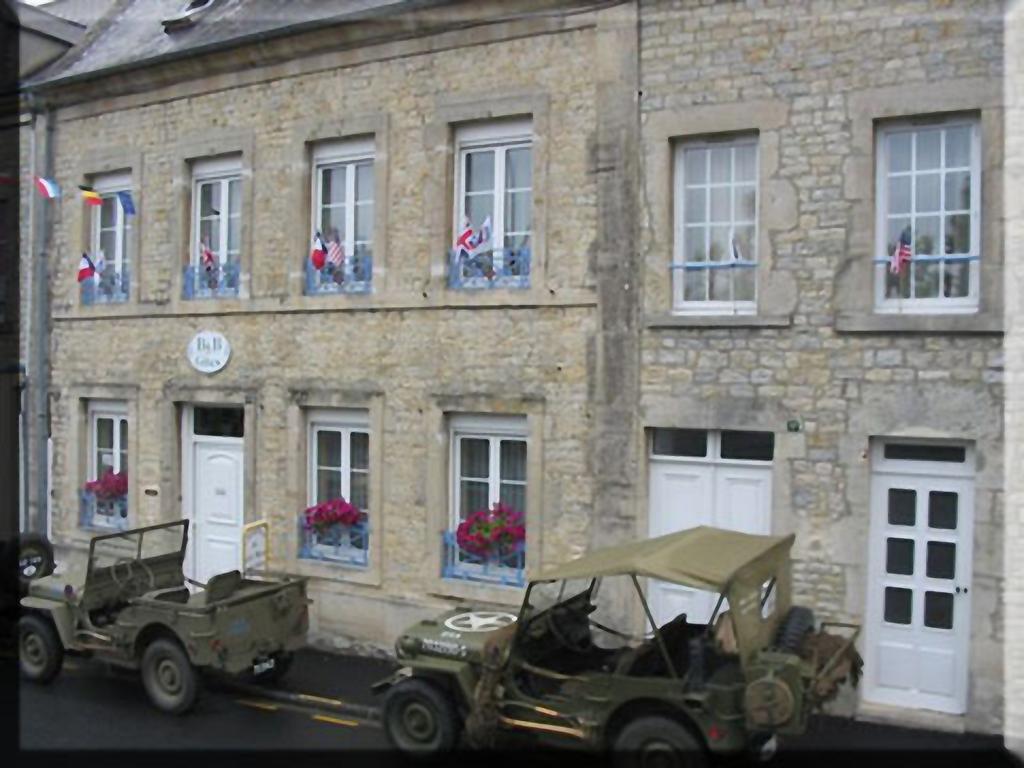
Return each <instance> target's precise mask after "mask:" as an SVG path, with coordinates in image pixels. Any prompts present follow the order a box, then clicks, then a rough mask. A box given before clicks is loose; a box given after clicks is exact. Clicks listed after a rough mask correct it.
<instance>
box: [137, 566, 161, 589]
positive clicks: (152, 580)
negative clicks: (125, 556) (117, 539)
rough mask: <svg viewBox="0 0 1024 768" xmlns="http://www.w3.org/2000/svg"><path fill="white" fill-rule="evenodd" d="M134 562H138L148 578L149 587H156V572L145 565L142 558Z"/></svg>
mask: <svg viewBox="0 0 1024 768" xmlns="http://www.w3.org/2000/svg"><path fill="white" fill-rule="evenodd" d="M135 562H136V563H138V564H139V565H140V566H141V567H142V570H144V571H145V572H146V578H147V579H148V580H149V589H150V590H154V589H156V574H155V573H153V569H152V568H150V567H149V566H148V565H146V563H145V562H144V561H142V560H136V561H135Z"/></svg>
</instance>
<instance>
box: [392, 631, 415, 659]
mask: <svg viewBox="0 0 1024 768" xmlns="http://www.w3.org/2000/svg"><path fill="white" fill-rule="evenodd" d="M395 648H396V649H397V651H398V655H399V656H415V655H416V654H417V653H419V650H420V641H419V638H417V637H413V636H412V635H402V636H401V637H400V638H398V642H397V643H395Z"/></svg>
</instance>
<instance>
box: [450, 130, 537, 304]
mask: <svg viewBox="0 0 1024 768" xmlns="http://www.w3.org/2000/svg"><path fill="white" fill-rule="evenodd" d="M532 133H533V127H532V123H531V121H530V120H505V121H499V122H494V123H486V124H478V125H469V126H465V127H462V128H460V129H459V130H458V131H457V132H456V136H455V143H456V162H457V167H456V173H455V177H456V193H455V195H456V200H455V221H454V223H453V231H454V233H455V238H456V241H457V242H456V249H455V250H454V251H453V259H455V261H454V262H453V265H452V270H453V271H452V285H453V286H454V287H497V286H505V287H526V286H528V285H529V274H530V248H531V236H532V234H533V149H532ZM467 224H468V226H469V227H470V228H471V229H472V233H473V238H474V239H473V241H472V244H471V246H470V247H468V248H462V247H459V243H458V240H459V236H460V235H461V234H462V233H464V232H465V231H466V228H467Z"/></svg>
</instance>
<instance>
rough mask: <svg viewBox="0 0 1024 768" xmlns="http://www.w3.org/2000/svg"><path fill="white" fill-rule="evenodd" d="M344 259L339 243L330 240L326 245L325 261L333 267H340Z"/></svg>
mask: <svg viewBox="0 0 1024 768" xmlns="http://www.w3.org/2000/svg"><path fill="white" fill-rule="evenodd" d="M344 259H345V254H344V252H343V251H342V250H341V243H339V242H338V241H337V240H331V241H330V242H328V243H327V261H328V262H330V263H331V264H333V265H334V266H336V267H337V266H340V265H341V262H342V261H343V260H344Z"/></svg>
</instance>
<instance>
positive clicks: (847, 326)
mask: <svg viewBox="0 0 1024 768" xmlns="http://www.w3.org/2000/svg"><path fill="white" fill-rule="evenodd" d="M835 329H836V332H837V333H991V334H1001V333H1003V318H1002V316H1000V315H993V314H991V313H979V314H969V315H968V314H949V315H931V314H898V313H894V312H893V313H885V312H877V313H876V312H871V313H866V312H863V313H852V312H851V313H841V314H838V315H836V319H835Z"/></svg>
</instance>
